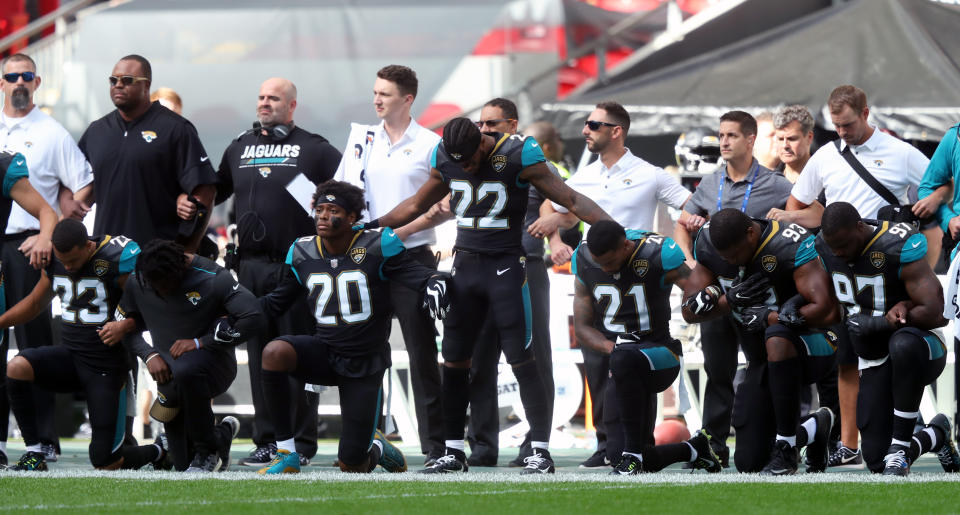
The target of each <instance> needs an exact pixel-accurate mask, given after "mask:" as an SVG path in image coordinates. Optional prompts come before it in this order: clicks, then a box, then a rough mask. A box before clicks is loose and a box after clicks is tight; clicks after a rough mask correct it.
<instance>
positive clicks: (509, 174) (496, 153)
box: [430, 133, 546, 254]
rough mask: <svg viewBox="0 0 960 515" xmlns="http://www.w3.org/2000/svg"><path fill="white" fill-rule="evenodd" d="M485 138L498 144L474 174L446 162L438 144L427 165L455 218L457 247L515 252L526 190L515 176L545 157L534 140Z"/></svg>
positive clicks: (519, 250)
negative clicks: (444, 187) (445, 190)
mask: <svg viewBox="0 0 960 515" xmlns="http://www.w3.org/2000/svg"><path fill="white" fill-rule="evenodd" d="M489 134H490V135H491V136H494V138H496V140H497V143H496V145H495V146H494V147H493V151H492V152H491V153H490V156H489V157H488V158H487V160H486V161H484V162H483V164H481V166H480V169H479V170H478V171H477V172H476V173H467V172H465V171H464V170H463V167H462V166H461V165H460V163H458V162H456V161H453V160H452V159H450V156H449V155H448V154H447V151H446V150H445V149H444V147H443V142H440V143H439V144H438V145H437V147H436V148H435V149H434V151H433V155H432V157H431V163H430V164H431V166H432V167H433V168H436V169H437V170H439V171H440V174H441V175H442V176H443V181H444V182H445V183H446V184H447V186H449V188H450V193H451V195H452V197H451V199H450V207H451V209H452V210H453V212H454V213H455V214H456V216H457V243H456V247H457V248H459V249H464V250H469V251H473V252H481V253H491V254H492V253H502V252H515V253H518V254H520V253H522V252H523V250H522V247H521V241H522V238H521V233H522V231H523V218H524V215H525V214H526V210H527V198H528V196H529V191H528V188H529V187H530V184H529V183H527V182H525V181H523V180H522V179H520V172H522V171H523V169H524V168H526V167H528V166H531V165H534V164H536V163H543V162H545V161H546V159H545V158H544V157H543V151H542V150H541V149H540V146H539V145H538V144H537V142H536V140H534V139H533V138H530V137H526V136H522V135H520V134H514V135H512V136H511V135H508V134H500V133H489Z"/></svg>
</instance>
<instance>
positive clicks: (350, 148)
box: [333, 119, 440, 249]
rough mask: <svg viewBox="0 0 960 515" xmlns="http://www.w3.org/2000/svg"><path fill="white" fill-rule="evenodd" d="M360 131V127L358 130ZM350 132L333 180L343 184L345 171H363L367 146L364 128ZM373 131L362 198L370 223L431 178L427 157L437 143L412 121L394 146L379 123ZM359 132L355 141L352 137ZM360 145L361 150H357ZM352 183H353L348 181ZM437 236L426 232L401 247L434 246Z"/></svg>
mask: <svg viewBox="0 0 960 515" xmlns="http://www.w3.org/2000/svg"><path fill="white" fill-rule="evenodd" d="M361 128H362V127H361ZM369 128H371V127H367V128H363V130H359V131H358V130H357V127H356V126H355V127H354V130H353V131H351V137H350V138H349V140H348V141H347V148H345V149H344V150H343V158H342V159H341V160H340V166H339V167H338V168H337V173H336V174H334V176H333V178H334V179H336V180H338V181H342V180H350V174H349V173H348V171H347V169H348V168H354V169H362V168H363V162H364V156H363V154H364V153H366V152H367V151H366V150H365V149H366V148H367V147H366V143H365V141H363V140H364V136H365V135H366V129H369ZM372 129H373V131H374V135H373V143H371V144H370V145H369V148H370V150H369V156H368V157H367V158H366V160H365V161H366V171H365V185H364V186H365V189H366V191H365V192H364V196H365V197H366V201H367V216H368V217H369V219H370V220H373V219H376V218H379V217H380V216H383V215H385V214H387V213H389V212H390V210H391V209H393V208H395V207H397V205H398V204H399V203H400V202H402V201H404V200H406V199H407V198H409V197H412V196H413V195H414V194H415V193H416V192H417V190H419V189H420V187H421V186H423V184H424V183H425V182H427V179H428V178H430V155H431V154H432V153H433V149H434V148H435V147H436V146H437V144H439V143H440V136H439V135H438V134H437V133H435V132H433V131H431V130H428V129H425V128H423V127H421V126H420V124H418V123H417V122H416V120H413V119H411V120H410V125H408V126H407V130H406V131H404V133H403V137H401V138H400V140H399V141H397V142H396V143H393V144H390V138H389V137H387V131H386V129H385V128H384V127H383V122H382V121H381V122H380V124H379V125H376V126H373V127H372ZM358 133H360V137H359V138H357V137H355V136H354V135H355V134H358ZM357 145H361V146H362V147H363V148H364V150H359V149H358V148H357ZM358 167H359V168H358ZM351 182H352V181H351ZM436 241H437V237H436V233H435V232H434V230H433V229H427V230H425V231H420V232H417V233H414V234H411V235H410V236H409V237H407V239H406V240H404V242H403V244H404V245H405V246H406V247H407V248H408V249H412V248H415V247H419V246H421V245H432V244H434V243H436Z"/></svg>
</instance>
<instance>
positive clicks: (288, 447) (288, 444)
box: [277, 438, 297, 452]
mask: <svg viewBox="0 0 960 515" xmlns="http://www.w3.org/2000/svg"><path fill="white" fill-rule="evenodd" d="M277 450H278V451H279V450H284V451H287V452H297V444H296V442H295V441H294V439H293V438H290V439H288V440H277Z"/></svg>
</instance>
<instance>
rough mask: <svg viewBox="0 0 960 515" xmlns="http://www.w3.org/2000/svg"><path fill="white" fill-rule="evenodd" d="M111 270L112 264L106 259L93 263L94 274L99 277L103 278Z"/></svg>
mask: <svg viewBox="0 0 960 515" xmlns="http://www.w3.org/2000/svg"><path fill="white" fill-rule="evenodd" d="M109 270H110V262H109V261H107V260H106V259H97V260H95V261H94V262H93V273H95V274H97V277H102V276H103V275H104V274H106V273H107V271H109Z"/></svg>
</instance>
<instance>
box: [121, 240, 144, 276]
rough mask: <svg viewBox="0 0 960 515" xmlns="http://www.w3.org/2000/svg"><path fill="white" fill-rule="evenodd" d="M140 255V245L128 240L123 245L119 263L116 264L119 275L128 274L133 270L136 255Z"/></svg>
mask: <svg viewBox="0 0 960 515" xmlns="http://www.w3.org/2000/svg"><path fill="white" fill-rule="evenodd" d="M139 255H140V245H137V242H135V241H129V242H127V244H126V245H125V246H124V247H123V252H121V253H120V263H119V264H118V265H117V269H118V270H117V271H118V273H120V274H121V275H123V274H129V273H130V272H133V268H134V267H135V266H137V256H139Z"/></svg>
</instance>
